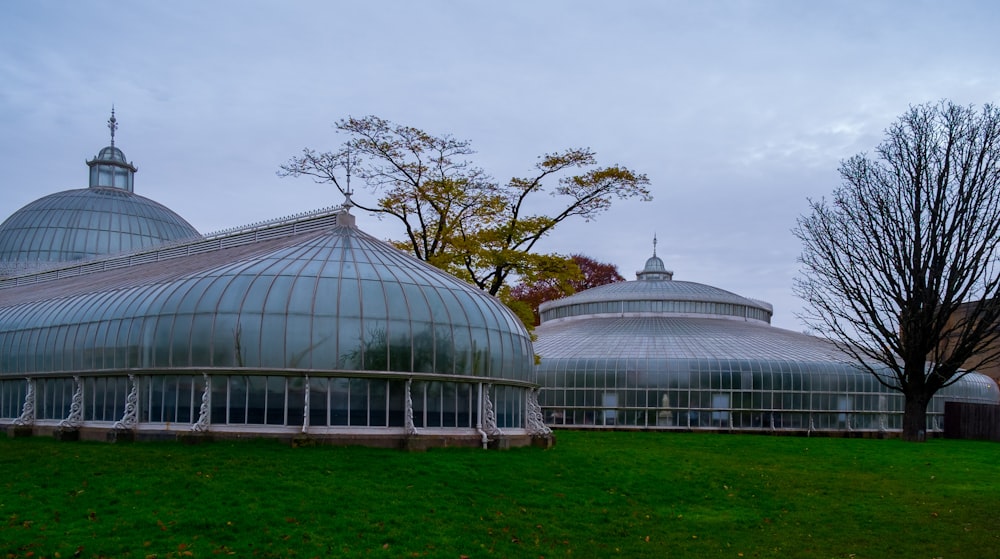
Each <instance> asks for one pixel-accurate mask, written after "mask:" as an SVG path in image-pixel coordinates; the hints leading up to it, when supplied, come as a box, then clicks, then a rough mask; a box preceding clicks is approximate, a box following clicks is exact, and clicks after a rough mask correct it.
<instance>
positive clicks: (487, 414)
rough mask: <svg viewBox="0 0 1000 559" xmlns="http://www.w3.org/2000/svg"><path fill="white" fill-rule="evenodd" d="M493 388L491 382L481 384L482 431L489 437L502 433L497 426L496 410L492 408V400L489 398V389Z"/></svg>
mask: <svg viewBox="0 0 1000 559" xmlns="http://www.w3.org/2000/svg"><path fill="white" fill-rule="evenodd" d="M491 388H493V385H492V384H487V385H484V386H483V409H482V412H481V413H482V414H483V431H485V432H486V434H487V435H489V436H491V437H499V436H502V435H503V431H501V430H500V428H499V427H497V412H496V410H494V409H493V401H492V400H490V389H491Z"/></svg>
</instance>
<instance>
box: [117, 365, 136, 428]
mask: <svg viewBox="0 0 1000 559" xmlns="http://www.w3.org/2000/svg"><path fill="white" fill-rule="evenodd" d="M128 382H129V385H130V388H129V391H128V395H127V396H125V413H124V414H122V418H121V419H120V420H119V421H116V422H115V425H114V428H115V429H135V427H136V426H137V425H138V424H139V383H138V382H136V380H135V375H131V374H130V375H129V376H128Z"/></svg>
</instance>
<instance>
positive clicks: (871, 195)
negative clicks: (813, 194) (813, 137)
mask: <svg viewBox="0 0 1000 559" xmlns="http://www.w3.org/2000/svg"><path fill="white" fill-rule="evenodd" d="M840 175H841V178H842V183H841V185H840V186H839V187H838V188H837V189H836V190H835V191H834V193H833V198H832V200H830V201H827V200H826V199H822V200H820V201H812V200H810V208H811V214H810V215H808V216H805V217H801V218H800V219H799V221H798V226H797V227H796V228H795V230H794V233H795V235H796V236H797V237H798V238H799V239H800V240H801V241H802V243H803V250H802V255H801V258H800V261H801V263H802V264H803V267H804V270H803V273H802V275H801V276H800V277H799V278H797V279H796V284H795V289H796V292H797V293H798V295H799V296H801V297H802V298H803V299H804V300H805V301H806V303H807V310H806V312H805V314H804V315H803V316H802V317H801V318H802V319H803V320H804V321H805V322H806V323H807V324H808V325H809V326H810V327H811V328H812V329H814V330H815V331H817V332H818V333H820V334H821V335H823V336H825V337H827V338H829V339H830V340H832V341H833V342H834V343H836V344H837V345H838V346H839V347H840V348H841V349H842V350H843V351H845V352H846V353H847V354H849V355H850V356H852V357H853V359H854V360H855V361H856V362H857V364H858V366H859V367H861V368H863V369H865V370H867V371H868V372H869V373H871V374H872V375H874V376H875V378H876V379H878V381H879V382H880V383H882V384H883V385H885V386H887V387H889V388H890V389H893V390H898V391H900V392H902V393H903V395H904V398H905V407H904V412H903V439H904V440H909V441H917V440H923V437H924V430H925V429H926V425H927V405H928V403H929V402H930V400H931V397H932V396H933V395H934V394H935V393H936V392H937V391H938V390H940V389H941V388H943V387H945V386H948V385H950V384H952V383H954V382H956V381H957V380H958V379H960V378H961V377H962V376H963V375H964V374H965V373H966V370H971V369H975V368H978V367H982V366H987V365H991V364H995V363H997V362H1000V349H998V348H997V344H996V342H997V339H998V335H1000V331H998V328H997V319H998V317H1000V297H998V296H1000V267H998V264H1000V262H998V259H1000V251H998V247H997V245H998V242H1000V235H998V233H1000V112H998V110H997V108H995V107H993V106H991V105H986V106H984V107H983V109H982V111H981V112H977V111H976V110H975V108H973V107H963V106H958V105H955V104H954V103H951V102H947V101H942V102H940V103H934V104H926V105H920V106H915V107H911V108H910V109H909V111H907V112H906V113H905V114H903V115H902V116H901V117H900V118H899V119H898V120H897V121H896V122H895V123H894V124H893V125H892V126H891V127H890V128H889V129H888V130H887V131H886V137H885V139H884V140H883V142H882V143H881V144H880V145H879V146H878V147H877V148H876V150H875V154H874V156H868V155H866V154H861V155H857V156H854V157H852V158H850V159H848V160H846V161H844V162H842V163H841V166H840ZM963 303H964V306H963ZM960 306H962V310H963V312H957V311H958V310H959V308H960ZM963 364H964V366H965V367H968V369H963V368H962V367H963Z"/></svg>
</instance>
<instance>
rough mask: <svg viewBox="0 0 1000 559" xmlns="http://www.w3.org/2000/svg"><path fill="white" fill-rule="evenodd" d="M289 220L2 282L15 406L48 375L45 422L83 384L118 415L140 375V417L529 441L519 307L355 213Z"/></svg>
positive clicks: (149, 426)
mask: <svg viewBox="0 0 1000 559" xmlns="http://www.w3.org/2000/svg"><path fill="white" fill-rule="evenodd" d="M331 219H335V221H334V222H333V223H334V225H333V226H332V228H331V225H329V222H330V220H331ZM324 220H326V221H324ZM275 223H276V224H277V225H274V226H265V227H254V228H249V229H247V230H237V231H235V232H232V233H227V234H224V235H222V236H220V237H217V238H216V237H213V238H205V239H201V240H198V241H194V242H191V243H186V244H178V245H175V246H172V247H167V248H163V249H158V250H155V251H151V252H149V253H143V254H134V255H128V256H120V257H117V258H106V259H102V260H99V261H96V262H95V263H94V264H88V265H86V266H83V265H81V266H80V268H81V270H82V269H84V268H86V269H87V270H88V271H87V272H85V273H83V275H80V276H74V272H73V270H72V269H68V271H67V275H69V276H73V277H65V278H61V279H60V278H50V277H49V276H45V275H44V274H39V275H38V276H37V277H25V276H21V277H18V278H13V279H11V280H9V281H10V282H11V283H9V284H8V285H5V284H3V283H2V282H0V295H2V299H0V300H2V302H0V418H2V417H11V416H12V415H13V416H14V417H16V416H17V414H19V413H23V412H22V408H21V406H20V405H19V402H22V401H27V400H28V399H30V398H33V397H34V396H30V395H28V394H25V393H24V390H23V388H22V384H23V379H24V378H25V377H28V378H29V379H34V378H35V377H38V378H37V379H36V380H35V381H33V382H35V383H36V384H39V385H40V386H42V387H44V388H45V391H46V392H45V393H44V395H42V396H41V398H42V400H43V401H44V402H46V406H45V407H44V411H42V412H41V416H42V418H44V419H45V420H46V421H50V422H54V421H55V420H56V419H58V418H61V417H65V414H67V413H70V407H71V404H72V398H75V397H76V396H75V391H76V390H77V388H76V387H77V386H82V388H80V391H81V392H82V393H84V394H87V395H86V396H80V397H81V398H83V399H84V400H85V401H87V402H90V401H91V399H92V398H96V399H97V400H98V401H100V402H101V403H102V405H100V406H93V407H92V409H91V408H87V410H86V411H84V415H83V417H82V419H81V421H83V422H84V423H85V424H86V423H87V422H88V421H89V422H90V424H92V425H94V426H101V425H103V426H104V427H107V424H106V423H102V422H107V421H109V420H110V419H112V418H114V417H115V416H116V415H121V413H123V410H122V407H121V406H122V403H123V402H124V395H125V393H126V392H128V388H127V387H128V386H129V383H130V382H131V381H127V380H126V377H128V378H132V377H135V379H136V380H135V381H134V382H135V384H134V386H136V388H134V390H135V392H136V397H137V398H138V399H139V410H140V411H139V412H138V418H137V424H138V428H139V430H140V431H142V430H160V431H162V430H172V429H181V430H185V429H191V428H192V427H191V425H192V424H194V425H195V426H196V427H197V426H199V425H202V426H203V427H204V428H206V429H209V430H210V431H211V432H215V433H240V432H253V433H257V434H260V433H267V432H271V433H277V434H281V433H286V434H287V433H296V432H299V431H301V432H302V433H308V434H310V435H317V436H329V435H334V434H345V433H354V432H357V431H358V430H361V431H363V432H365V433H367V434H369V435H373V436H379V435H392V436H404V435H405V436H408V435H412V434H416V433H418V432H420V431H421V430H430V431H434V430H438V431H440V430H445V431H446V432H447V433H449V435H448V436H451V437H453V438H458V439H461V438H462V437H465V438H466V439H469V440H472V441H474V442H475V443H476V444H478V443H479V441H480V440H482V441H485V440H486V438H487V436H491V437H496V436H499V434H500V430H501V429H503V430H504V432H505V433H506V435H510V434H511V433H514V434H518V433H519V434H520V436H522V437H524V436H528V437H529V440H530V433H529V431H530V430H529V429H528V427H527V426H528V423H529V421H528V419H529V411H530V410H529V405H531V403H532V402H536V400H535V398H534V390H535V389H536V386H537V385H536V384H535V368H534V352H533V349H532V345H531V339H530V336H529V334H528V332H527V331H526V330H525V328H524V326H523V325H522V324H521V322H520V321H519V320H518V319H517V318H516V317H515V316H514V315H513V314H512V313H511V311H510V310H509V309H507V307H506V306H505V305H503V304H502V303H501V302H500V301H499V300H497V299H496V298H494V297H491V296H489V295H487V294H485V293H483V292H481V291H479V290H477V289H475V288H473V287H471V286H469V285H468V284H466V283H465V282H462V281H461V280H458V279H457V278H455V277H453V276H451V275H449V274H447V273H445V272H442V271H440V270H438V269H436V268H434V267H432V266H429V265H427V264H426V263H424V262H421V261H418V260H416V259H414V258H412V257H410V256H409V255H406V254H404V253H402V252H400V251H399V250H397V249H395V248H393V247H391V246H389V245H388V244H386V243H384V242H381V241H379V240H377V239H374V238H372V237H371V236H369V235H367V234H365V233H363V232H362V231H360V230H359V229H357V228H356V227H354V225H353V216H351V215H350V214H348V213H346V212H345V213H338V214H330V215H323V214H317V216H306V217H302V218H298V219H295V220H277V221H276V222H275ZM91 269H94V270H96V271H90V270H91ZM15 280H16V281H15ZM22 282H23V284H22ZM81 377H82V378H81ZM4 378H6V379H8V380H6V381H5V382H4V381H3V379H4ZM15 379H16V380H15ZM60 383H61V384H60ZM5 390H6V391H7V394H12V396H7V397H5V396H4V391H5ZM199 393H201V394H203V398H204V399H203V408H202V411H201V412H200V413H199V410H198V407H197V404H196V401H195V395H196V394H199ZM5 398H6V399H5ZM5 401H7V404H6V405H4V402H5ZM209 401H210V402H211V403H210V404H206V403H205V402H209ZM534 405H535V406H537V403H535V404H534ZM102 406H103V407H102ZM115 406H117V407H115ZM36 408H37V406H36ZM109 410H110V411H109ZM126 413H127V412H126ZM87 414H90V415H89V416H88V415H87ZM538 415H539V417H540V413H539V414H538ZM36 423H37V421H36ZM371 429H375V431H370V432H369V431H365V430H371ZM544 430H545V427H544V425H543V424H541V421H540V420H539V421H537V424H536V426H535V431H533V432H532V433H537V432H541V431H544Z"/></svg>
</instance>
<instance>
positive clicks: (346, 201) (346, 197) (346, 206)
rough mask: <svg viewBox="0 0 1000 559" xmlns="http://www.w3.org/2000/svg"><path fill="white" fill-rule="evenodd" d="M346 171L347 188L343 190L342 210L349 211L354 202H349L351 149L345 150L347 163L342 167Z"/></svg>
mask: <svg viewBox="0 0 1000 559" xmlns="http://www.w3.org/2000/svg"><path fill="white" fill-rule="evenodd" d="M344 168H345V169H346V170H347V187H346V188H345V189H344V209H345V210H348V211H349V210H350V209H351V207H352V206H353V205H354V201H353V200H351V194H353V192H351V148H350V147H348V148H347V163H346V164H345V165H344Z"/></svg>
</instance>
